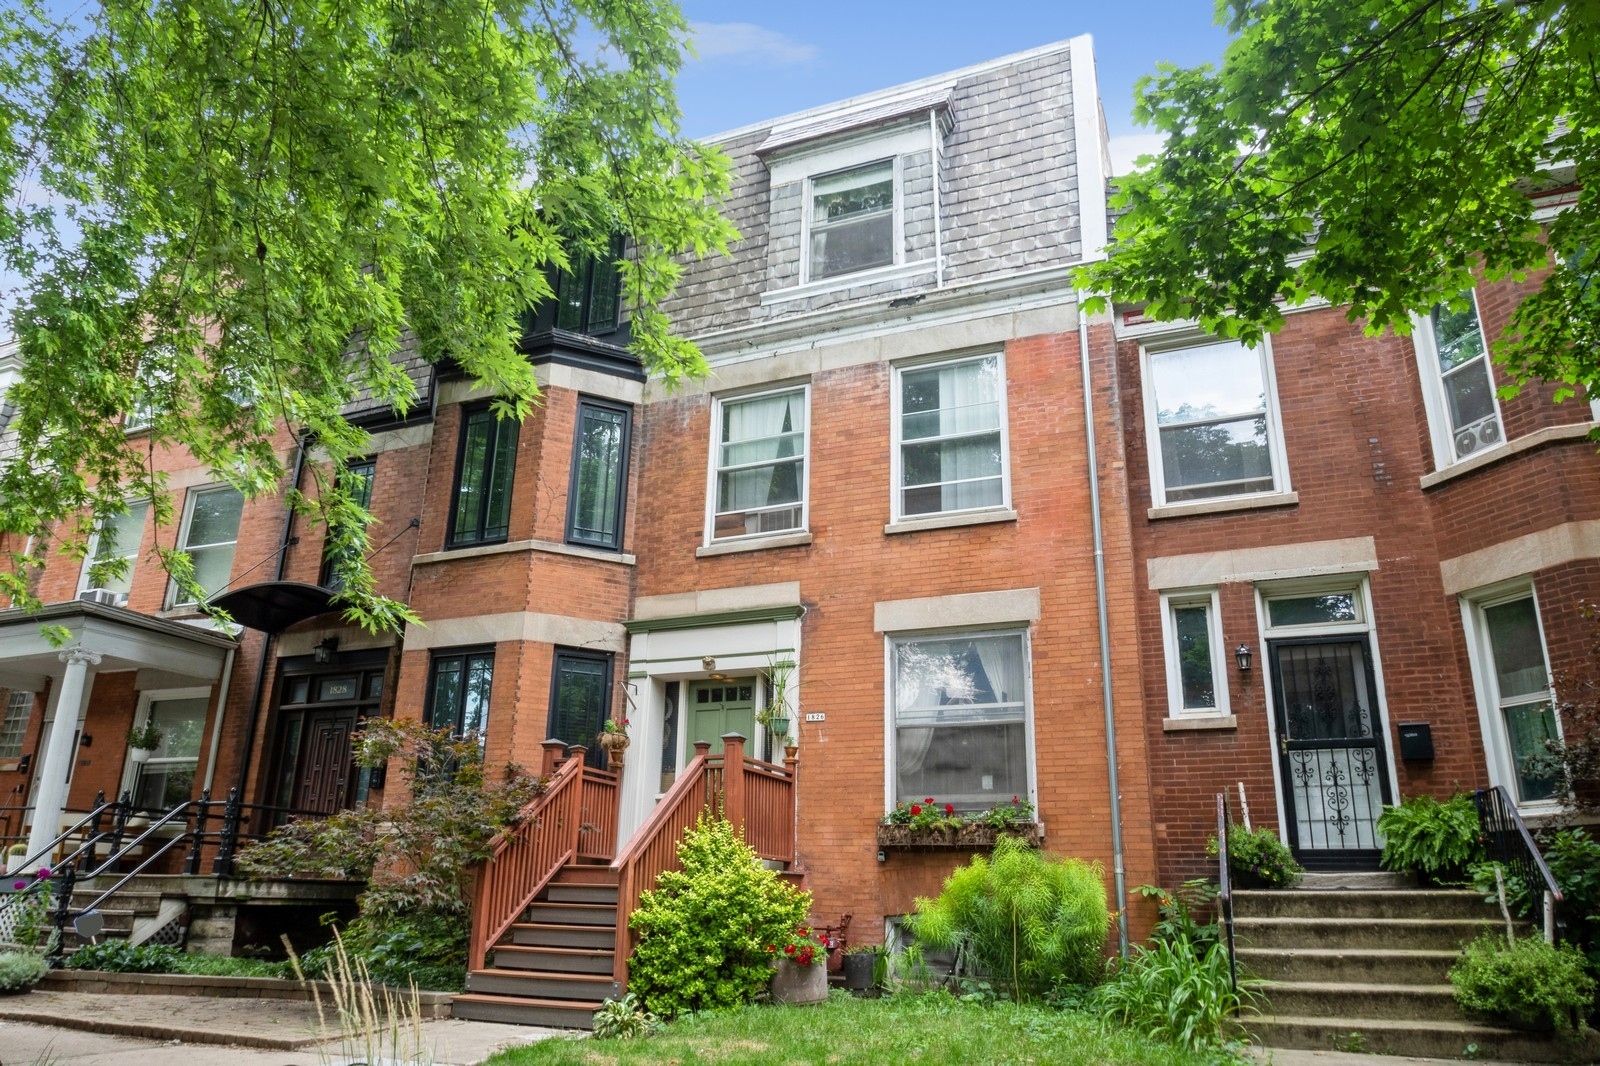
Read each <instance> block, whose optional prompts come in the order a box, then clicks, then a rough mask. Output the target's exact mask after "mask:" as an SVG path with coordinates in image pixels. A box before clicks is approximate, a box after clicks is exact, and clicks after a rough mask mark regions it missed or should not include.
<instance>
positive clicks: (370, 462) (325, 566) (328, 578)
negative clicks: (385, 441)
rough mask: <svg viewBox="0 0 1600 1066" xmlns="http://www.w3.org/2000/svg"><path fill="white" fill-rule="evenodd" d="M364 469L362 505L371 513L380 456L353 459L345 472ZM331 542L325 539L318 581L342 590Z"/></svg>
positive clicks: (346, 473) (350, 473)
mask: <svg viewBox="0 0 1600 1066" xmlns="http://www.w3.org/2000/svg"><path fill="white" fill-rule="evenodd" d="M363 469H364V470H365V471H366V474H365V476H364V478H363V480H364V481H365V483H366V492H365V496H366V499H365V500H363V501H361V506H362V507H363V508H365V509H366V510H367V512H368V513H370V512H371V511H372V486H373V484H374V483H375V482H376V481H377V480H378V457H377V456H375V455H368V456H364V457H362V458H360V459H353V460H351V461H350V462H348V463H346V464H345V467H344V473H345V475H346V476H350V475H352V474H355V473H356V471H358V470H363ZM329 532H330V533H331V532H332V531H331V530H330V531H329ZM331 543H332V540H331V538H327V539H324V540H323V543H322V574H321V576H320V579H319V581H318V583H319V584H320V585H321V586H322V587H323V588H325V589H331V590H332V591H334V592H340V591H342V590H343V589H344V582H343V581H341V580H339V576H338V574H337V573H336V571H335V569H334V567H335V564H336V562H337V560H335V559H334V557H333V555H332V554H331V553H330V552H329V550H328V549H329V547H330V545H331ZM335 581H339V583H338V584H337V585H335V584H334V582H335Z"/></svg>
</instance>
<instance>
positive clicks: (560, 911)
mask: <svg viewBox="0 0 1600 1066" xmlns="http://www.w3.org/2000/svg"><path fill="white" fill-rule="evenodd" d="M523 917H525V918H526V919H527V921H528V922H529V923H530V924H534V925H590V926H609V927H610V928H612V929H615V928H616V927H617V905H616V904H615V903H533V904H530V905H529V906H528V910H527V912H526V913H525V914H524V915H523Z"/></svg>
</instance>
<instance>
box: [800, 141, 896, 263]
mask: <svg viewBox="0 0 1600 1066" xmlns="http://www.w3.org/2000/svg"><path fill="white" fill-rule="evenodd" d="M894 187H895V180H894V160H892V159H886V160H883V161H881V162H876V163H868V164H867V165H866V166H860V167H852V168H851V169H849V170H845V171H840V172H838V173H835V174H828V175H824V176H822V177H817V178H812V179H811V217H810V223H811V228H810V259H809V264H808V267H809V276H810V279H811V280H812V281H818V280H821V279H822V278H832V277H837V276H839V275H841V274H854V273H855V272H857V271H859V270H870V269H872V268H873V267H881V266H889V265H891V264H893V263H894V258H895V256H894V216H895V204H894Z"/></svg>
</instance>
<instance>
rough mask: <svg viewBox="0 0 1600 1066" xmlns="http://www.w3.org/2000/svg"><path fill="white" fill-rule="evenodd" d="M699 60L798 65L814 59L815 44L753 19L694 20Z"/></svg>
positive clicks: (691, 25) (815, 52)
mask: <svg viewBox="0 0 1600 1066" xmlns="http://www.w3.org/2000/svg"><path fill="white" fill-rule="evenodd" d="M689 32H690V33H691V35H692V36H693V39H694V50H695V52H696V53H697V54H698V55H699V57H700V58H701V59H702V60H714V59H722V60H728V61H730V62H734V63H745V64H755V63H763V64H769V65H776V66H780V67H789V66H797V65H799V64H802V63H809V62H811V61H812V60H813V59H816V58H817V56H818V54H819V52H818V49H817V46H816V45H813V44H804V43H802V42H800V41H797V40H795V39H794V38H792V37H787V36H785V35H784V34H781V33H779V32H778V31H777V30H769V29H767V28H766V27H765V26H757V25H756V24H755V23H753V22H695V23H691V24H690V26H689Z"/></svg>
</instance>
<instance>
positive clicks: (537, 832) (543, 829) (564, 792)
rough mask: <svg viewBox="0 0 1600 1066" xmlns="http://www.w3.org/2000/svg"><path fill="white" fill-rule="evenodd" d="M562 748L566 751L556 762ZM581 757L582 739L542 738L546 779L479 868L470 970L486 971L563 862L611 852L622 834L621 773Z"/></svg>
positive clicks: (473, 916)
mask: <svg viewBox="0 0 1600 1066" xmlns="http://www.w3.org/2000/svg"><path fill="white" fill-rule="evenodd" d="M563 750H567V752H568V757H567V758H566V759H565V761H562V762H561V763H560V764H559V765H557V761H556V760H557V759H558V758H559V757H560V754H561V752H562V751H563ZM583 756H584V748H583V747H582V746H581V745H574V746H573V747H572V748H571V749H567V747H566V745H565V744H563V743H562V742H561V741H559V740H547V741H545V742H544V765H543V767H542V772H543V773H544V775H545V776H546V777H547V778H548V779H549V783H548V785H547V786H546V788H545V790H544V791H543V792H542V793H540V794H539V796H538V798H536V799H535V800H534V801H533V802H532V803H529V804H528V805H527V806H526V807H524V808H523V809H522V811H521V812H520V814H519V815H518V817H517V824H516V825H515V826H514V827H513V828H511V829H509V830H507V831H506V832H504V833H502V834H501V835H500V836H499V837H497V838H496V839H495V840H494V842H493V843H492V845H491V852H490V856H489V859H488V861H487V862H485V863H484V864H483V865H482V866H480V867H478V870H477V878H476V881H475V883H474V884H473V890H472V936H471V940H470V942H469V958H468V968H469V969H472V970H481V969H483V965H484V961H485V958H486V956H487V955H488V952H489V949H490V948H491V947H493V946H494V945H495V943H496V942H498V941H499V939H500V938H501V937H502V936H504V935H505V932H506V930H508V929H510V928H511V926H512V925H513V924H515V923H516V921H517V919H518V918H520V917H521V916H522V914H523V912H525V911H526V910H527V909H528V906H529V905H530V904H531V903H532V902H533V901H534V898H535V897H536V896H538V894H539V893H540V891H542V890H543V889H544V887H545V885H547V884H549V883H550V880H551V878H553V877H555V875H556V874H557V872H559V871H560V870H561V868H562V867H563V866H565V865H567V864H568V863H569V862H572V861H573V860H574V859H576V858H578V857H579V856H582V857H585V858H597V859H609V858H610V857H611V854H610V849H613V848H614V847H615V844H616V839H617V784H618V782H617V775H616V774H615V773H612V772H608V771H604V770H594V769H591V768H587V767H585V766H584V765H583ZM606 803H609V804H610V806H609V807H607V806H605V805H604V804H606ZM585 837H589V838H592V839H589V840H585V839H584V838H585Z"/></svg>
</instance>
